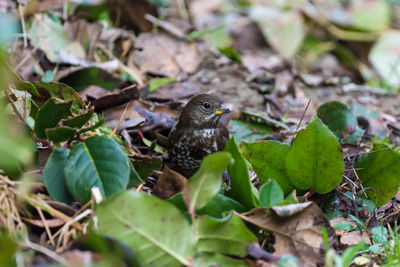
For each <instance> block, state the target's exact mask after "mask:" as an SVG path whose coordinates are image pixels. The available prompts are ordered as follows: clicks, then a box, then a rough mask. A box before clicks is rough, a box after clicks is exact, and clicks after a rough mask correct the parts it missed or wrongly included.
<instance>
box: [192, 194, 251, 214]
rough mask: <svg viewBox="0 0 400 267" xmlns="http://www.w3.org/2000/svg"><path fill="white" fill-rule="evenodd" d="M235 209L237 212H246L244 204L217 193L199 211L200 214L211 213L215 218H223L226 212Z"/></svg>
mask: <svg viewBox="0 0 400 267" xmlns="http://www.w3.org/2000/svg"><path fill="white" fill-rule="evenodd" d="M231 210H234V211H237V212H245V211H246V209H245V208H244V207H243V205H242V204H240V203H239V202H237V201H236V200H233V199H232V198H230V197H227V196H224V195H221V194H217V195H216V196H215V197H214V198H213V199H211V200H210V202H208V203H207V205H205V206H204V207H203V208H202V209H200V210H198V211H197V214H199V215H209V216H212V217H215V218H222V217H223V216H224V215H225V213H227V212H229V211H231Z"/></svg>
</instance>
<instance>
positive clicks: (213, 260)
mask: <svg viewBox="0 0 400 267" xmlns="http://www.w3.org/2000/svg"><path fill="white" fill-rule="evenodd" d="M204 266H229V267H249V265H248V264H247V263H245V262H244V261H243V260H238V259H235V258H230V257H228V256H225V255H221V254H214V253H202V254H199V255H196V258H194V267H204Z"/></svg>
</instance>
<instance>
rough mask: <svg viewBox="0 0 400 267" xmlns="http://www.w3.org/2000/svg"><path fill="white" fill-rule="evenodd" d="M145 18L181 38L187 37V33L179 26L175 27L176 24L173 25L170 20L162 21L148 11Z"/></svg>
mask: <svg viewBox="0 0 400 267" xmlns="http://www.w3.org/2000/svg"><path fill="white" fill-rule="evenodd" d="M144 18H145V19H147V20H148V21H150V22H151V23H153V24H157V25H159V26H160V27H161V28H163V29H164V30H165V31H167V32H169V33H171V34H172V35H173V36H175V37H177V38H179V39H186V35H185V34H184V33H183V32H182V31H180V30H179V29H178V28H177V27H175V25H173V24H171V23H169V22H166V21H162V20H160V19H158V18H156V17H154V16H152V15H150V14H148V13H147V14H146V15H144Z"/></svg>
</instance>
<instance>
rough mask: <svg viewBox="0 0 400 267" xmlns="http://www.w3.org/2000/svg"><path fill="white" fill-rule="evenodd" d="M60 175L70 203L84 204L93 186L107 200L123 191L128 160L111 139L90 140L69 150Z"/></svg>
mask: <svg viewBox="0 0 400 267" xmlns="http://www.w3.org/2000/svg"><path fill="white" fill-rule="evenodd" d="M64 174H65V178H66V181H67V185H68V189H69V191H70V192H71V194H72V196H73V197H74V199H76V200H77V201H79V202H81V203H86V202H88V201H89V200H90V198H91V189H92V187H94V186H97V187H98V188H99V189H100V192H101V193H102V195H103V197H111V196H113V195H115V194H117V193H119V192H121V191H122V190H124V189H125V188H126V186H127V184H128V181H129V174H130V169H129V159H128V157H127V156H126V154H125V152H124V151H123V150H122V148H121V146H120V145H119V144H118V143H117V142H115V141H114V140H112V139H111V138H108V137H106V136H93V137H89V138H87V139H86V140H85V143H79V144H76V145H75V146H74V147H73V148H72V150H71V152H70V154H69V156H68V161H67V165H66V166H65V168H64Z"/></svg>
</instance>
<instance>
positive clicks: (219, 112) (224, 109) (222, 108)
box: [215, 104, 231, 115]
mask: <svg viewBox="0 0 400 267" xmlns="http://www.w3.org/2000/svg"><path fill="white" fill-rule="evenodd" d="M229 112H231V110H230V109H229V108H228V107H226V106H224V105H222V104H221V106H220V107H219V108H217V110H216V111H215V115H222V114H226V113H229Z"/></svg>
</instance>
